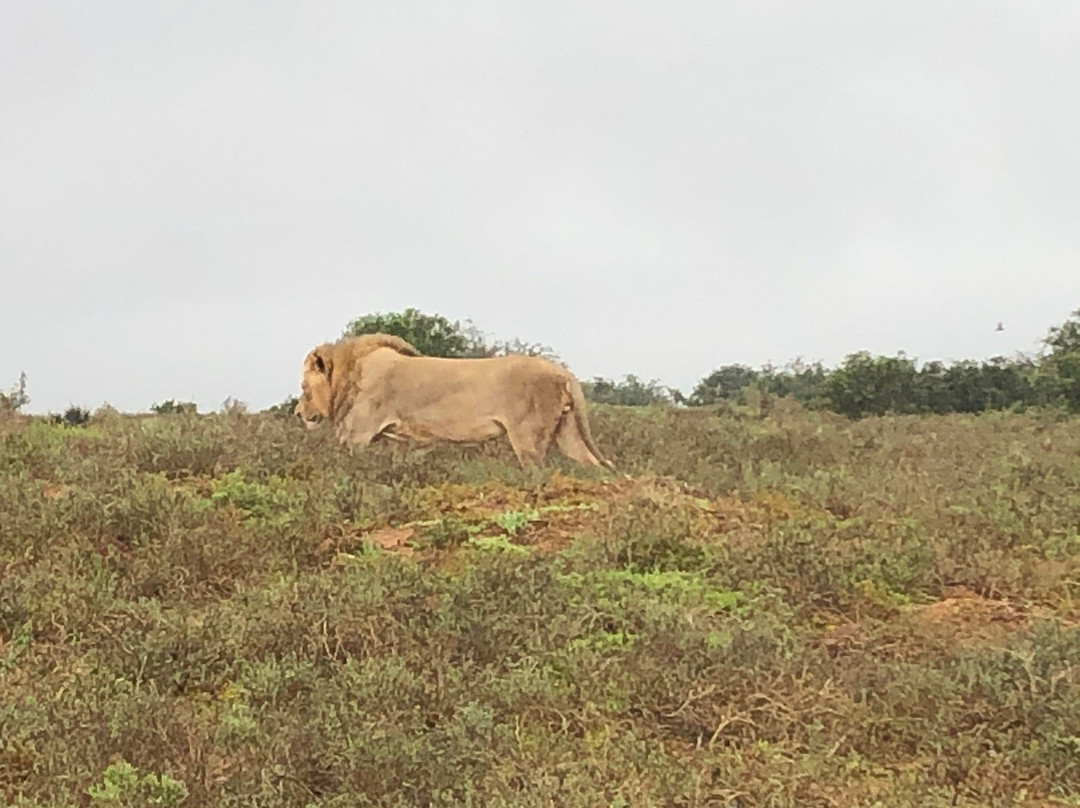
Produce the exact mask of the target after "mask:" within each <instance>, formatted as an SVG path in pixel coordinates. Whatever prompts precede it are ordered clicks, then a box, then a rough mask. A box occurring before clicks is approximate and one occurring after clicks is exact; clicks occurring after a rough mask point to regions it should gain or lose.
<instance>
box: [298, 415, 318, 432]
mask: <svg viewBox="0 0 1080 808" xmlns="http://www.w3.org/2000/svg"><path fill="white" fill-rule="evenodd" d="M302 420H303V422H304V426H305V427H307V428H308V429H315V428H316V427H317V426H319V425H320V424H322V422H323V417H322V416H321V415H312V416H311V417H309V418H303V419H302Z"/></svg>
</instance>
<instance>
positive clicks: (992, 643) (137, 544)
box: [0, 401, 1080, 808]
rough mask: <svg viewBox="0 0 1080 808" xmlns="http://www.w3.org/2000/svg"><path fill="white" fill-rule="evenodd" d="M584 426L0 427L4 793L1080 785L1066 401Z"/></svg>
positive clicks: (703, 791)
mask: <svg viewBox="0 0 1080 808" xmlns="http://www.w3.org/2000/svg"><path fill="white" fill-rule="evenodd" d="M593 421H594V432H595V433H596V436H597V441H598V443H599V445H600V446H602V447H604V448H605V449H606V450H607V451H608V453H609V454H610V455H611V456H612V457H613V458H614V459H615V460H616V461H617V462H618V464H619V466H620V470H621V471H623V472H625V475H618V476H612V475H608V474H606V473H600V472H592V471H584V470H580V469H577V468H572V467H570V466H567V465H562V464H561V461H554V462H553V465H552V468H550V469H548V470H543V471H522V470H520V469H518V468H516V466H515V465H514V462H513V457H512V455H511V454H510V452H509V450H508V448H507V447H505V446H501V445H498V444H496V445H489V446H486V447H482V448H480V449H457V448H454V447H442V448H438V449H434V450H414V451H402V450H401V449H400V448H399V447H396V446H390V445H386V446H380V445H376V446H374V447H372V448H371V449H370V450H369V451H365V452H362V453H357V454H353V455H351V454H349V453H348V452H345V451H342V450H341V449H340V448H339V447H337V446H335V445H333V443H332V441H331V440H330V436H328V435H326V434H320V433H312V434H308V433H306V432H305V431H304V430H302V429H299V428H298V427H296V426H295V425H294V424H293V423H291V422H290V421H289V420H288V419H282V418H277V417H273V416H269V415H247V414H243V413H240V412H233V413H228V414H221V415H211V416H194V415H184V414H181V415H170V416H162V417H156V418H131V417H124V416H119V415H115V414H114V415H111V416H109V417H106V418H101V419H96V420H95V421H94V422H92V423H91V424H90V425H89V426H87V427H85V428H73V427H70V426H60V425H50V424H47V423H43V422H40V421H35V422H30V423H25V422H24V423H21V424H18V425H14V426H12V425H8V426H7V427H6V428H5V429H3V430H0V503H2V505H0V795H2V796H3V799H4V802H5V804H9V805H14V806H23V807H24V808H29V807H30V806H34V808H44V806H69V805H70V806H86V805H92V806H144V805H215V806H218V805H220V806H250V805H259V806H278V805H280V806H307V807H309V808H315V806H353V805H378V806H415V805H447V806H450V805H474V806H481V805H483V806H548V805H550V806H568V807H569V808H574V807H575V806H594V805H595V806H626V807H627V808H629V807H630V806H670V805H683V806H732V807H733V808H734V807H736V806H737V807H738V808H746V807H748V806H822V808H825V806H872V805H880V806H913V808H914V806H951V805H967V806H975V805H979V806H983V805H991V806H1007V805H1047V804H1056V805H1078V804H1080V668H1078V667H1077V663H1076V660H1078V659H1080V624H1078V619H1080V600H1078V598H1080V528H1078V526H1080V460H1078V459H1077V458H1080V421H1078V420H1076V419H1067V418H1061V417H1059V416H1056V415H1050V414H1046V415H1040V414H1037V413H1036V414H1026V415H1015V414H1013V415H1000V414H990V415H984V416H979V417H974V416H934V417H892V418H877V419H866V420H863V421H859V422H849V421H846V420H844V419H841V418H839V417H836V416H832V415H830V414H827V413H813V412H805V411H803V410H801V409H800V408H799V407H798V406H797V405H792V404H791V403H790V402H785V401H781V402H779V403H778V404H777V405H776V406H775V407H773V409H772V410H771V411H770V412H769V413H767V414H765V415H764V416H763V415H762V414H761V413H760V412H759V411H758V410H754V411H750V410H744V409H738V408H735V409H732V408H729V409H728V410H726V411H725V412H724V413H722V414H719V413H716V412H708V411H699V410H694V411H679V410H675V409H662V408H661V409H650V410H647V411H633V410H623V409H618V408H605V407H596V408H594V415H593Z"/></svg>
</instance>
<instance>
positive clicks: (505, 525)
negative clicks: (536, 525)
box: [492, 508, 540, 536]
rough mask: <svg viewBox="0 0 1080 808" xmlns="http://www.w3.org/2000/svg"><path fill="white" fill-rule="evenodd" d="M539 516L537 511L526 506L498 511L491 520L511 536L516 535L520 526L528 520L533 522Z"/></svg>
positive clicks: (523, 525) (527, 522)
mask: <svg viewBox="0 0 1080 808" xmlns="http://www.w3.org/2000/svg"><path fill="white" fill-rule="evenodd" d="M539 518H540V513H539V511H535V510H533V509H531V508H527V509H525V510H522V511H506V512H504V513H500V514H499V515H498V516H496V517H494V518H493V519H492V521H493V522H494V523H495V524H497V525H498V526H499V527H501V528H502V529H503V530H505V531H506V532H507V533H509V534H510V535H511V536H516V535H517V534H518V533H519V532H521V530H522V528H524V527H525V526H526V525H528V524H529V523H530V522H535V521H536V520H537V519H539Z"/></svg>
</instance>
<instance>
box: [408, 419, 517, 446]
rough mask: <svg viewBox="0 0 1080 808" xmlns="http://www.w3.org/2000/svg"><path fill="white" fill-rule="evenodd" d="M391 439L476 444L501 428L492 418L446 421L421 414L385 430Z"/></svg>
mask: <svg viewBox="0 0 1080 808" xmlns="http://www.w3.org/2000/svg"><path fill="white" fill-rule="evenodd" d="M387 433H388V434H390V435H391V436H393V437H398V438H403V439H406V440H410V441H414V442H416V443H431V442H433V441H451V442H454V443H478V442H482V441H486V440H491V439H492V438H497V437H498V436H499V435H501V434H502V427H500V426H499V424H498V423H497V422H496V421H495V420H494V419H493V418H470V419H467V420H452V421H451V420H447V419H445V418H439V417H436V416H429V417H425V415H424V414H422V413H417V414H416V415H414V416H412V417H409V418H403V419H400V420H398V421H397V422H396V423H394V424H393V425H392V426H391V427H389V428H388V429H387Z"/></svg>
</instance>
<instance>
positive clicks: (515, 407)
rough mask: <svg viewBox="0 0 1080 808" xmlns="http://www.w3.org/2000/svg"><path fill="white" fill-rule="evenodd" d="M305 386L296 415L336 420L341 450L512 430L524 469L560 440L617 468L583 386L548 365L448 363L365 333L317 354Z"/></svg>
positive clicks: (573, 452)
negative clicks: (595, 435) (596, 432)
mask: <svg viewBox="0 0 1080 808" xmlns="http://www.w3.org/2000/svg"><path fill="white" fill-rule="evenodd" d="M301 389H302V394H301V396H300V400H299V401H298V402H297V404H296V414H297V415H298V416H300V418H301V419H303V421H304V423H305V424H306V425H307V426H308V427H314V426H317V425H318V424H319V423H320V422H322V421H323V420H327V421H330V422H331V423H333V424H334V425H335V427H336V429H337V435H338V438H339V439H340V440H341V442H342V443H349V444H352V445H354V446H360V447H362V446H366V445H367V444H369V443H370V442H371V441H372V440H373V439H374V438H376V437H377V436H380V435H381V436H385V437H388V438H392V439H395V440H411V441H414V442H417V443H429V442H432V441H436V440H442V441H453V442H459V443H476V442H480V441H486V440H489V439H491V438H495V437H498V436H499V435H501V434H503V433H505V434H506V436H507V437H508V438H509V439H510V445H511V446H512V447H513V449H514V454H515V455H517V459H518V462H519V463H521V465H522V466H523V467H525V466H533V465H540V464H541V463H543V461H544V458H545V456H546V455H547V452H548V449H549V448H550V446H551V443H552V441H554V442H555V443H556V444H557V445H558V447H559V449H560V450H562V453H563V454H565V455H566V456H567V457H569V458H570V459H571V460H575V461H577V462H578V463H582V464H584V465H592V466H605V467H606V468H609V469H612V468H614V466H612V464H611V463H610V462H609V461H607V460H605V459H604V457H603V455H601V454H600V451H599V450H598V449H597V448H596V444H595V443H593V439H592V433H591V432H590V431H589V422H588V421H587V420H586V418H585V397H584V396H583V395H582V393H581V385H580V384H578V381H577V379H575V378H574V376H573V375H572V374H571V373H570V372H569V371H568V370H566V369H565V368H563V367H562V366H560V365H557V364H555V363H554V362H550V361H548V360H547V359H541V358H539V357H535V356H516V355H514V356H499V357H491V358H488V359H442V358H439V357H434V356H422V355H421V354H420V352H419V351H417V350H416V349H415V348H414V347H413V346H412V345H410V344H409V343H407V342H406V341H405V340H403V339H401V338H399V337H395V336H391V335H389V334H365V335H363V336H360V337H352V338H349V339H343V340H340V341H339V342H335V343H325V344H323V345H320V346H318V347H317V348H315V349H313V350H312V351H311V352H310V353H309V354H308V355H307V357H305V359H304V373H303V380H302V382H301Z"/></svg>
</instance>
